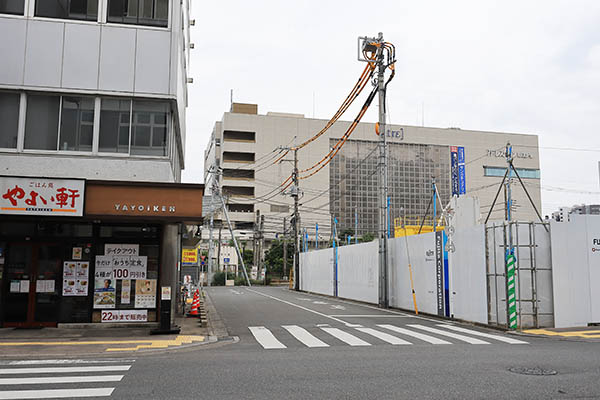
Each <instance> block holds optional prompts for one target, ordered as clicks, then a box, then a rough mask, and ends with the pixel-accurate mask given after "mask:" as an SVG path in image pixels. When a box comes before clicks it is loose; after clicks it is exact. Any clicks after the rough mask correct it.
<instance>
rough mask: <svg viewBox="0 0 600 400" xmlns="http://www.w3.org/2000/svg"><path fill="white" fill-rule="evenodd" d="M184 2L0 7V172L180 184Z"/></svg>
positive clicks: (36, 0) (37, 2)
mask: <svg viewBox="0 0 600 400" xmlns="http://www.w3.org/2000/svg"><path fill="white" fill-rule="evenodd" d="M188 3H189V0H186V1H181V2H180V1H169V0H6V1H2V2H0V55H1V57H2V65H1V66H0V126H1V130H0V165H2V171H1V173H2V174H3V175H21V176H22V175H25V176H32V175H33V176H39V174H40V172H41V171H43V172H44V174H45V175H47V176H61V177H87V178H95V179H124V180H136V181H139V180H147V181H160V182H179V181H180V177H181V169H182V168H183V160H184V147H185V108H186V103H187V79H188V78H187V64H188V49H189V12H188ZM182 24H183V25H182Z"/></svg>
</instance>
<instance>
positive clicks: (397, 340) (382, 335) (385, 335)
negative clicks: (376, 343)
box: [356, 328, 412, 344]
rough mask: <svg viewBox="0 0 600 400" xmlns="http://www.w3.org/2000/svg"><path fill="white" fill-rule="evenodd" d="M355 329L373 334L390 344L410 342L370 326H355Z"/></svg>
mask: <svg viewBox="0 0 600 400" xmlns="http://www.w3.org/2000/svg"><path fill="white" fill-rule="evenodd" d="M356 329H357V330H359V331H361V332H363V333H366V334H368V335H371V336H375V337H376V338H377V339H381V340H383V341H384V342H387V343H390V344H412V343H410V342H407V341H406V340H402V339H400V338H399V337H396V336H392V335H390V334H389V333H385V332H381V331H378V330H375V329H372V328H356Z"/></svg>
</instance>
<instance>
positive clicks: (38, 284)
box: [35, 279, 54, 293]
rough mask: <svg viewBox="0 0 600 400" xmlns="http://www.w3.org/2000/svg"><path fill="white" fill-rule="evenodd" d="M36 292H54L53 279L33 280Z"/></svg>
mask: <svg viewBox="0 0 600 400" xmlns="http://www.w3.org/2000/svg"><path fill="white" fill-rule="evenodd" d="M35 292H36V293H54V279H40V280H37V281H35Z"/></svg>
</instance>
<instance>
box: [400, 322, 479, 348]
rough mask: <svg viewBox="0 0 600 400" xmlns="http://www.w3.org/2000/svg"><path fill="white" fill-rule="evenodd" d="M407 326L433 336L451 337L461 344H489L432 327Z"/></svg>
mask: <svg viewBox="0 0 600 400" xmlns="http://www.w3.org/2000/svg"><path fill="white" fill-rule="evenodd" d="M408 326H410V327H412V328H417V329H421V330H424V331H427V332H431V333H435V334H438V335H442V336H448V337H451V338H453V339H457V340H462V341H463V342H467V343H470V344H490V343H489V342H486V341H484V340H480V339H475V338H471V337H468V336H464V335H459V334H457V333H452V332H446V331H442V330H440V329H436V328H432V327H429V326H424V325H418V324H409V325H408Z"/></svg>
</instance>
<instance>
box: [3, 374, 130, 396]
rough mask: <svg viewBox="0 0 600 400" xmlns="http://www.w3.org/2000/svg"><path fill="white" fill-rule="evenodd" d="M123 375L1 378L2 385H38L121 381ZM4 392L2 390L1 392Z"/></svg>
mask: <svg viewBox="0 0 600 400" xmlns="http://www.w3.org/2000/svg"><path fill="white" fill-rule="evenodd" d="M121 379H123V375H91V376H48V377H44V378H37V377H34V378H0V385H37V384H42V383H81V382H119V381H120V380H121ZM0 393H2V392H0Z"/></svg>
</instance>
